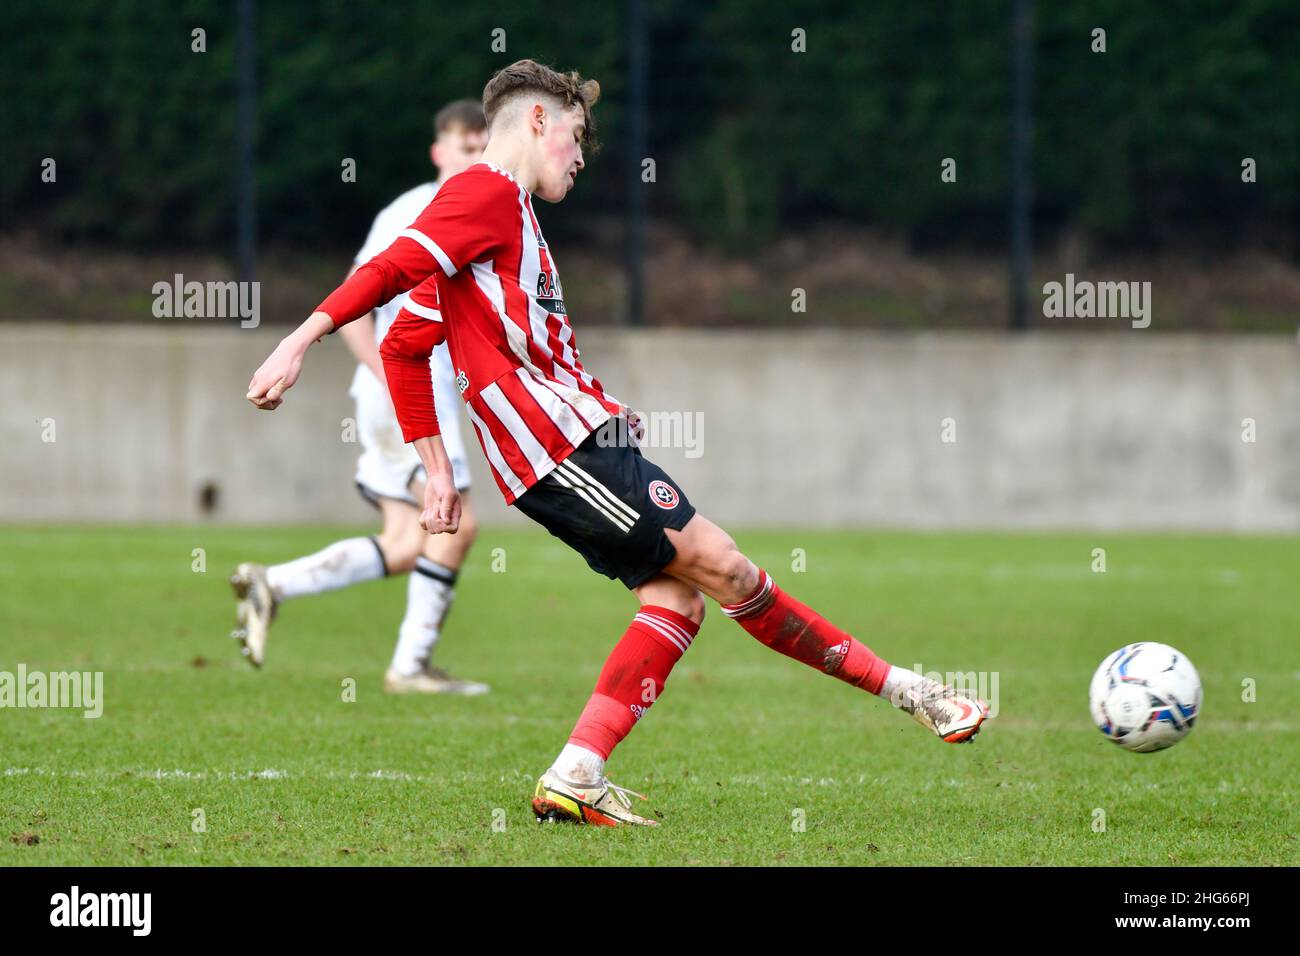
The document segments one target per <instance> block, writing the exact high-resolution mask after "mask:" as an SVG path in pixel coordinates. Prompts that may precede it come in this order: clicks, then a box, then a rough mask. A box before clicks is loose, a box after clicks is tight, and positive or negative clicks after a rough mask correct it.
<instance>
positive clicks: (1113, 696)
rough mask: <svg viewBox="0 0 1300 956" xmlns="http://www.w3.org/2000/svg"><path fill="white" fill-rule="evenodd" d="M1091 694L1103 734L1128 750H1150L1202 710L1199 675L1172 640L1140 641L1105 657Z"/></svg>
mask: <svg viewBox="0 0 1300 956" xmlns="http://www.w3.org/2000/svg"><path fill="white" fill-rule="evenodd" d="M1088 697H1089V703H1090V704H1091V706H1092V721H1093V723H1095V724H1096V725H1097V726H1098V727H1099V728H1100V729H1101V732H1102V733H1103V734H1105V735H1106V736H1107V737H1108V738H1109V739H1111V740H1113V741H1114V742H1115V743H1117V744H1119V745H1120V746H1121V747H1123V748H1124V749H1125V750H1132V751H1134V752H1136V753H1150V752H1151V751H1153V750H1164V749H1165V748H1166V747H1172V746H1173V745H1174V744H1176V743H1178V741H1180V740H1182V739H1183V738H1184V737H1186V736H1187V734H1188V733H1189V732H1190V731H1191V729H1192V725H1193V724H1194V723H1196V718H1197V715H1199V714H1200V711H1201V678H1200V677H1199V676H1198V675H1197V673H1196V668H1195V667H1193V666H1192V662H1191V661H1189V660H1188V659H1187V657H1186V656H1185V655H1183V654H1180V653H1179V652H1178V651H1176V650H1174V649H1173V648H1172V647H1170V646H1169V645H1168V644H1157V643H1155V642H1154V641H1139V642H1138V643H1136V644H1128V645H1126V646H1125V647H1121V648H1120V649H1119V650H1117V651H1116V652H1115V653H1114V654H1111V655H1110V656H1109V657H1107V658H1106V659H1105V660H1104V661H1102V662H1101V666H1100V667H1098V668H1097V673H1095V674H1093V675H1092V686H1091V687H1090V688H1089V690H1088Z"/></svg>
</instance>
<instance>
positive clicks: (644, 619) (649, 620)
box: [632, 614, 691, 654]
mask: <svg viewBox="0 0 1300 956" xmlns="http://www.w3.org/2000/svg"><path fill="white" fill-rule="evenodd" d="M632 620H633V622H635V623H638V624H644V625H645V626H646V627H648V628H651V629H652V630H654V631H657V632H659V633H660V634H662V635H663V636H664V637H665V638H667V640H668V642H669V643H670V644H672V645H673V647H675V648H677V650H678V651H679V652H680V653H682V654H685V653H686V649H687V648H688V647H690V646H691V641H690V639H689V638H687V639H686V640H684V641H683V639H682V638H681V636H680V635H678V634H675V633H673V632H672V631H670V630H669V629H668V628H669V626H670V625H669V624H668V622H667V621H665V620H663V619H662V618H657V617H651V616H650V615H648V614H638V615H636V616H635V617H634V618H632Z"/></svg>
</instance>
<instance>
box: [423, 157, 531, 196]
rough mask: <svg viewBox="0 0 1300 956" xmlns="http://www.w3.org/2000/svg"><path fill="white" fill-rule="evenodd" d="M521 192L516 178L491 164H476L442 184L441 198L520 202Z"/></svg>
mask: <svg viewBox="0 0 1300 956" xmlns="http://www.w3.org/2000/svg"><path fill="white" fill-rule="evenodd" d="M520 192H521V190H520V188H519V184H518V183H517V182H515V178H514V176H512V175H510V173H508V172H506V171H505V170H504V169H502V168H501V167H499V166H494V165H493V164H491V163H475V164H474V165H473V166H471V167H470V168H469V169H467V170H465V171H464V172H462V173H457V174H456V175H455V176H452V177H451V179H448V180H447V181H446V182H445V183H443V184H442V188H441V189H440V190H439V191H438V194H439V195H440V196H444V197H446V198H448V199H450V198H452V197H463V198H466V199H471V200H478V201H500V200H502V199H508V200H510V201H511V202H516V201H518V198H519V194H520Z"/></svg>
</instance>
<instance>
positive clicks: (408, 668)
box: [391, 555, 456, 677]
mask: <svg viewBox="0 0 1300 956" xmlns="http://www.w3.org/2000/svg"><path fill="white" fill-rule="evenodd" d="M455 597H456V571H455V570H453V569H452V568H449V567H446V566H445V565H442V564H439V563H437V562H436V561H431V560H430V559H428V558H426V557H425V556H424V555H420V556H419V557H417V558H416V559H415V569H414V570H413V571H412V572H411V575H410V580H409V581H408V582H407V589H406V614H405V616H404V617H403V618H402V624H401V627H400V628H399V629H398V632H397V649H396V650H395V651H394V653H393V661H392V664H391V667H392V669H393V670H394V671H396V672H397V673H398V674H400V675H401V676H403V677H409V676H411V675H413V674H418V673H419V672H420V671H422V670H424V669H425V667H426V666H427V665H428V663H429V660H430V659H431V658H432V657H433V650H434V647H436V646H437V643H438V638H439V636H440V635H441V634H442V623H443V621H444V620H446V617H447V614H448V613H449V612H450V611H451V604H452V601H453V600H454V599H455Z"/></svg>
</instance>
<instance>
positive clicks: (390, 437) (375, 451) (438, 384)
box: [351, 345, 470, 508]
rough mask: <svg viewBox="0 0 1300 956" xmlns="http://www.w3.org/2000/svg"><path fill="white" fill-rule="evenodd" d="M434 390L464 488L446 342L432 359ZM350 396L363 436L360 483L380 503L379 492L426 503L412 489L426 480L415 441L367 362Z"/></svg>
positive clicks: (465, 471)
mask: <svg viewBox="0 0 1300 956" xmlns="http://www.w3.org/2000/svg"><path fill="white" fill-rule="evenodd" d="M431 364H432V370H433V395H434V402H435V403H436V405H437V408H438V425H439V428H440V430H441V432H442V444H443V447H444V448H445V449H446V450H447V457H448V458H450V459H451V473H452V479H453V480H454V481H455V482H456V488H457V489H458V490H460V491H468V490H469V486H470V474H469V461H468V459H467V458H466V457H465V442H464V439H463V438H462V437H461V430H460V395H459V394H458V393H457V391H456V382H455V376H454V375H453V373H452V369H451V357H450V356H449V355H448V354H447V346H446V345H440V346H438V348H437V349H435V350H434V353H433V358H432V360H431ZM351 394H352V397H353V398H354V399H356V402H357V434H358V436H359V437H360V439H361V448H362V451H361V457H360V458H358V459H357V489H358V490H359V491H360V492H361V495H362V497H364V498H365V499H366V500H367V501H369V502H370V503H371V504H373V505H375V506H376V507H378V505H379V499H380V498H392V499H394V500H396V501H405V502H406V503H407V504H411V505H414V506H416V507H417V508H419V507H423V504H424V503H423V502H422V501H419V500H417V499H416V498H414V497H412V495H411V483H412V482H419V483H420V484H423V483H424V481H425V479H426V477H427V476H426V474H425V471H424V465H423V464H422V463H421V462H420V456H419V455H418V454H417V453H416V451H415V448H414V446H412V445H408V444H407V443H406V442H405V441H403V440H402V427H401V425H399V424H398V423H397V414H396V413H395V412H394V411H393V404H392V402H391V401H390V400H389V398H388V392H387V391H386V390H385V389H384V387H383V386H382V385H380V384H379V381H378V380H377V379H376V378H375V376H374V374H373V373H372V372H371V371H370V369H368V368H366V367H365V366H364V365H362V366H360V367H359V368H358V369H357V374H356V377H355V378H353V380H352V392H351Z"/></svg>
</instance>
